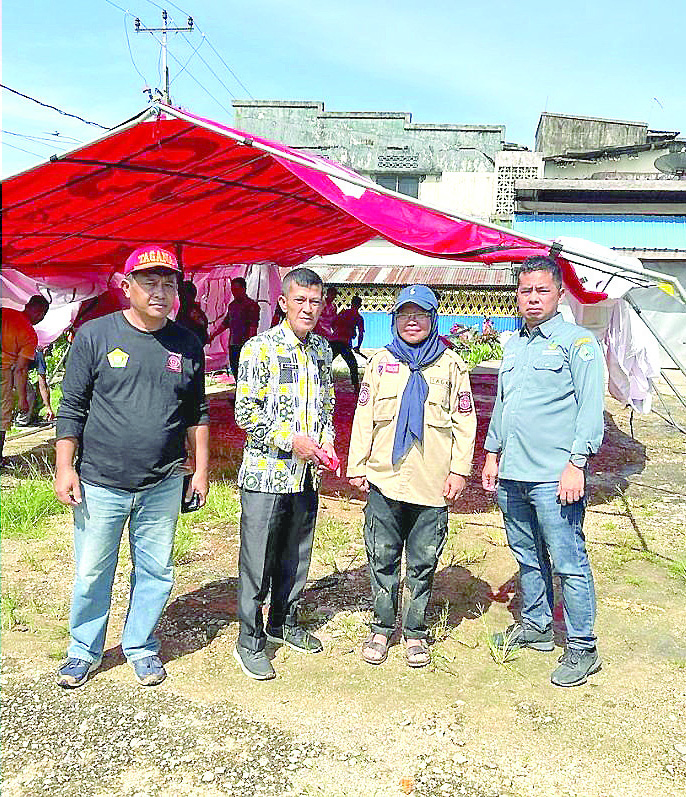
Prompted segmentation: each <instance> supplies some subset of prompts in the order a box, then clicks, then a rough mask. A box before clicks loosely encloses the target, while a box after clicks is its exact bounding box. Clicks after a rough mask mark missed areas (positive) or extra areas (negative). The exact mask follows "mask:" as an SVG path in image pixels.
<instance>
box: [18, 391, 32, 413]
mask: <svg viewBox="0 0 686 797" xmlns="http://www.w3.org/2000/svg"><path fill="white" fill-rule="evenodd" d="M17 406H18V407H19V411H20V412H28V411H29V409H30V408H29V401H28V399H27V398H26V396H22V395H21V394H19V395H18V396H17Z"/></svg>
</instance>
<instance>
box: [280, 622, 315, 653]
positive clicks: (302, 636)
mask: <svg viewBox="0 0 686 797" xmlns="http://www.w3.org/2000/svg"><path fill="white" fill-rule="evenodd" d="M267 639H268V640H269V641H270V642H275V643H276V644H277V645H287V646H288V647H289V648H293V650H297V651H300V653H321V652H322V650H324V646H323V645H322V643H321V640H319V639H317V637H316V636H314V634H311V633H310V632H309V631H306V630H305V629H304V628H301V627H300V626H299V625H283V626H281V627H280V628H268V629H267Z"/></svg>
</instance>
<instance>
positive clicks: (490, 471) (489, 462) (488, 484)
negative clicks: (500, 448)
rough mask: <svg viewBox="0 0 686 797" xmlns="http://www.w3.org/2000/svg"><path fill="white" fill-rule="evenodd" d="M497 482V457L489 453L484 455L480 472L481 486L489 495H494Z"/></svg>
mask: <svg viewBox="0 0 686 797" xmlns="http://www.w3.org/2000/svg"><path fill="white" fill-rule="evenodd" d="M497 482H498V455H497V454H494V453H493V452H491V451H489V452H488V453H487V454H486V461H485V462H484V468H483V470H482V471H481V486H482V487H483V488H484V490H486V491H487V492H489V493H494V492H495V489H496V484H497Z"/></svg>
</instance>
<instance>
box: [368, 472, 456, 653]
mask: <svg viewBox="0 0 686 797" xmlns="http://www.w3.org/2000/svg"><path fill="white" fill-rule="evenodd" d="M364 516H365V523H364V542H365V546H366V548H367V558H368V560H369V580H370V582H371V588H372V597H373V599H374V620H373V622H372V623H371V629H372V631H373V632H374V633H375V634H383V635H384V636H386V637H389V636H391V634H392V633H393V630H394V629H395V618H396V615H397V613H398V591H399V589H400V563H401V558H402V553H403V548H405V559H406V565H407V567H406V575H405V584H406V587H407V592H408V595H407V596H406V600H405V601H404V602H403V618H402V624H403V634H404V636H405V638H406V639H424V638H425V637H426V635H427V630H426V621H425V614H426V607H427V606H428V604H429V598H430V597H431V587H432V586H433V579H434V575H435V573H436V567H437V565H438V560H439V558H440V555H441V553H442V551H443V547H444V546H445V541H446V539H447V537H448V508H447V507H441V506H419V505H417V504H408V503H406V502H405V501H394V500H393V499H392V498H387V497H386V496H385V495H383V493H381V492H380V491H379V489H378V488H376V487H375V486H374V485H373V484H370V485H369V496H368V498H367V506H366V507H365V510H364Z"/></svg>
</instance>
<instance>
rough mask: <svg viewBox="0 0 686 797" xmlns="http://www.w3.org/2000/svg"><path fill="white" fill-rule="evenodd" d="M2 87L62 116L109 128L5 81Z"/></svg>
mask: <svg viewBox="0 0 686 797" xmlns="http://www.w3.org/2000/svg"><path fill="white" fill-rule="evenodd" d="M0 88H3V89H5V90H6V91H11V92H12V94H16V95H17V96H18V97H23V98H24V99H25V100H31V102H35V103H36V104H37V105H42V106H43V108H50V110H52V111H57V113H61V114H62V116H69V117H71V118H72V119H78V120H79V122H84V123H85V124H87V125H93V127H100V128H102V129H103V130H109V129H110V128H109V127H106V126H105V125H101V124H99V123H98V122H89V121H88V119H84V118H83V116H77V115H76V114H75V113H68V112H67V111H63V110H62V109H61V108H58V107H57V106H56V105H50V103H47V102H41V100H37V99H36V98H35V97H29V95H28V94H22V92H21V91H17V90H16V89H12V88H10V87H9V86H6V85H5V84H4V83H0Z"/></svg>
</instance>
